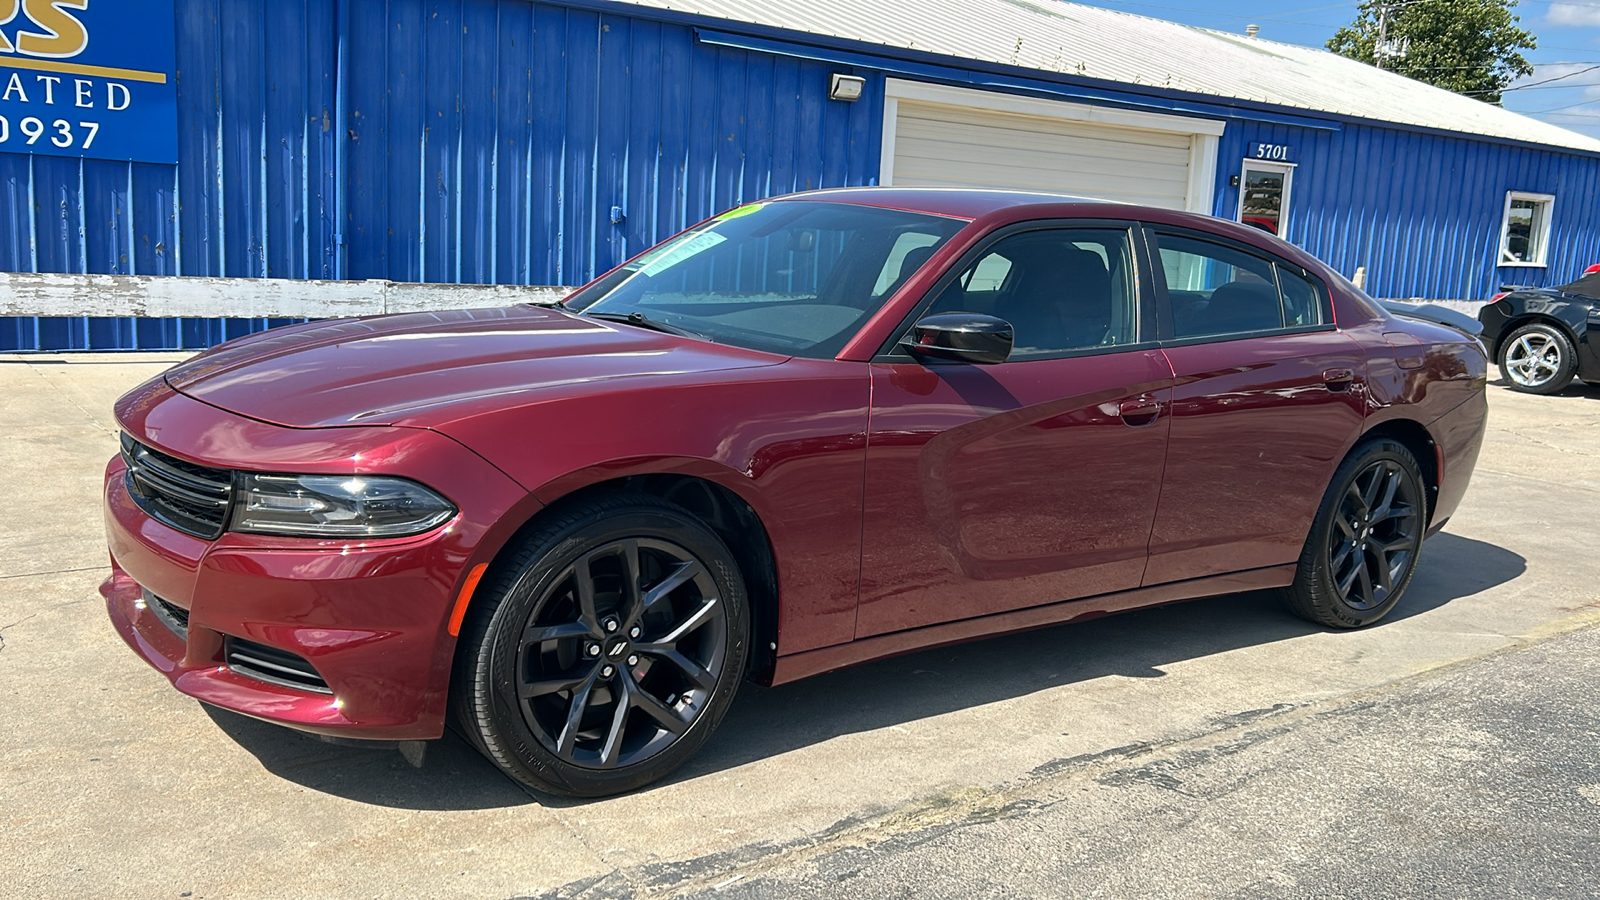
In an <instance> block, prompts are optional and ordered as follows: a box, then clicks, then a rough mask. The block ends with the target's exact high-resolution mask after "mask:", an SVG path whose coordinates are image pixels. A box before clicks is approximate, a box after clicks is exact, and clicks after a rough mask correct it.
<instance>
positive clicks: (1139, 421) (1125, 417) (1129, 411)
mask: <svg viewBox="0 0 1600 900" xmlns="http://www.w3.org/2000/svg"><path fill="white" fill-rule="evenodd" d="M1117 415H1119V416H1121V417H1122V421H1124V422H1126V423H1128V424H1129V425H1133V426H1135V427H1138V426H1140V425H1149V424H1150V423H1151V422H1154V421H1155V420H1156V418H1157V417H1159V416H1160V415H1161V401H1160V400H1157V399H1156V398H1154V397H1148V396H1147V397H1135V398H1133V399H1131V400H1124V401H1122V402H1121V403H1120V404H1118V405H1117Z"/></svg>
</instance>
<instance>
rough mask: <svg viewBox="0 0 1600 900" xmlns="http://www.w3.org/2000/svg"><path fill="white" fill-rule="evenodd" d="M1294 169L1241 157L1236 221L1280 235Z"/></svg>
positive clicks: (1281, 235)
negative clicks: (1242, 168)
mask: <svg viewBox="0 0 1600 900" xmlns="http://www.w3.org/2000/svg"><path fill="white" fill-rule="evenodd" d="M1292 178H1294V169H1293V168H1290V167H1289V166H1287V165H1274V164H1272V163H1262V162H1257V161H1255V160H1245V163H1244V171H1243V172H1241V173H1240V175H1239V221H1240V222H1243V223H1244V224H1246V225H1249V226H1250V227H1252V228H1259V229H1261V230H1262V231H1265V232H1267V233H1268V234H1275V235H1277V236H1279V237H1283V226H1284V225H1285V223H1287V222H1288V221H1289V183H1290V180H1291V179H1292Z"/></svg>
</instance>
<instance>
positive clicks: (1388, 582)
mask: <svg viewBox="0 0 1600 900" xmlns="http://www.w3.org/2000/svg"><path fill="white" fill-rule="evenodd" d="M1367 553H1368V555H1370V556H1371V557H1372V568H1373V569H1375V570H1376V571H1377V573H1378V587H1380V588H1383V590H1384V591H1386V592H1387V591H1391V590H1394V581H1393V580H1392V576H1393V575H1394V573H1393V572H1391V571H1389V554H1388V553H1386V552H1384V550H1383V547H1382V546H1381V545H1380V544H1378V543H1377V542H1373V543H1370V544H1368V545H1367Z"/></svg>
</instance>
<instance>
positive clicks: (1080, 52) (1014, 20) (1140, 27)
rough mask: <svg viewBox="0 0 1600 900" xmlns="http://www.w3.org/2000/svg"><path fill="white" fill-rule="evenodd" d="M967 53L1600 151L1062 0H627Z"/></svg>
mask: <svg viewBox="0 0 1600 900" xmlns="http://www.w3.org/2000/svg"><path fill="white" fill-rule="evenodd" d="M627 2H631V3H635V4H636V5H639V6H650V7H655V8H658V9H669V10H674V11H677V12H684V13H693V14H697V15H703V16H711V17H715V18H719V19H728V20H732V21H736V22H748V23H754V24H758V25H765V26H769V27H774V28H784V29H789V30H792V31H802V32H809V33H812V34H819V35H827V36H829V37H835V38H844V39H848V40H855V41H865V42H867V43H873V44H884V45H888V46H891V47H902V48H908V49H913V50H920V51H924V52H927V53H935V54H940V55H943V56H951V57H957V58H960V59H970V60H979V61H983V62H990V63H1000V64H1003V65H1013V66H1021V67H1024V68H1030V69H1042V70H1044V71H1048V72H1065V73H1070V74H1073V75H1082V76H1084V77H1087V78H1098V79H1104V80H1108V81H1117V82H1123V83H1128V84H1142V85H1153V86H1156V87H1162V88H1171V89H1173V90H1179V91H1189V92H1192V93H1196V94H1209V95H1212V96H1216V97H1229V98H1235V99H1240V100H1253V101H1258V102H1262V103H1270V104H1275V105H1279V106H1287V107H1297V108H1300V109H1306V110H1316V111H1320V112H1328V113H1339V114H1343V115H1347V116H1355V117H1358V118H1362V119H1372V120H1375V121H1379V122H1395V123H1400V124H1404V125H1414V126H1421V127H1425V128H1437V129H1444V130H1447V131H1457V132H1462V133H1465V134H1477V135H1488V136H1492V137H1501V138H1511V139H1514V140H1522V141H1528V142H1532V143H1538V144H1548V145H1551V146H1554V147H1570V148H1573V149H1578V150H1586V151H1590V152H1600V140H1595V139H1593V138H1590V137H1586V136H1584V135H1581V134H1578V133H1576V132H1573V131H1568V130H1567V129H1565V128H1560V127H1557V126H1555V125H1551V124H1549V123H1547V122H1541V121H1539V120H1537V119H1532V118H1529V117H1527V116H1523V115H1519V114H1517V113H1514V112H1510V111H1509V110H1505V109H1501V108H1500V107H1497V106H1491V105H1489V104H1487V103H1482V102H1480V101H1477V100H1473V99H1471V98H1468V97H1463V96H1461V95H1459V94H1455V93H1452V92H1450V91H1446V90H1443V89H1441V88H1436V87H1433V86H1431V85H1427V84H1423V83H1422V82H1420V81H1413V80H1412V79H1410V78H1405V77H1403V76H1400V75H1396V74H1394V73H1392V72H1385V71H1381V70H1379V69H1376V68H1373V67H1372V66H1368V65H1365V64H1363V63H1358V62H1356V61H1354V60H1350V59H1346V58H1344V57H1342V56H1338V55H1336V54H1333V53H1329V52H1327V51H1326V50H1320V49H1316V48H1312V47H1301V46H1298V45H1295V44H1281V43H1278V42H1276V41H1268V40H1262V39H1261V38H1249V37H1245V36H1244V35H1243V34H1228V33H1224V32H1220V31H1211V30H1209V29H1204V28H1195V27H1192V26H1189V25H1179V24H1177V23H1176V22H1167V21H1164V20H1161V19H1152V18H1148V17H1146V16H1137V15H1132V14H1129V13H1124V12H1118V11H1115V10H1108V9H1099V8H1097V7H1092V6H1080V5H1078V4H1075V3H1064V2H1058V0H627Z"/></svg>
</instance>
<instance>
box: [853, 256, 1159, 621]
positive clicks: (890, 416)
mask: <svg viewBox="0 0 1600 900" xmlns="http://www.w3.org/2000/svg"><path fill="white" fill-rule="evenodd" d="M958 273H959V274H958V275H957V276H956V277H954V278H953V279H951V280H950V283H949V284H948V286H946V287H943V288H942V289H939V290H938V291H936V296H937V300H935V301H934V303H933V304H932V306H931V307H930V308H929V309H928V310H927V311H926V312H925V313H923V314H924V315H926V314H932V313H943V312H955V311H967V312H978V313H985V314H991V315H996V316H999V317H1000V318H1003V319H1006V320H1007V321H1009V322H1010V323H1011V324H1012V326H1013V327H1014V329H1015V331H1016V349H1015V350H1014V352H1013V354H1012V357H1011V359H1010V360H1009V361H1007V362H1004V363H1000V364H998V365H991V366H979V365H971V364H965V363H939V362H929V363H926V364H924V363H921V362H918V361H915V360H913V359H912V358H910V357H909V356H903V357H900V358H896V357H894V356H890V357H886V358H883V359H880V361H878V362H876V363H874V364H873V366H872V417H871V422H870V426H869V435H868V446H867V470H866V504H865V520H864V535H863V556H862V577H861V592H862V593H861V604H860V607H859V611H858V614H857V624H856V636H857V637H867V636H871V635H876V634H884V633H888V632H893V631H900V630H903V629H907V628H916V627H919V626H924V625H932V624H937V623H942V622H950V621H955V620H958V619H966V618H971V617H975V616H982V615H986V614H990V613H997V612H1003V611H1006V610H1013V609H1021V608H1025V607H1029V606H1036V605H1040V604H1045V603H1052V602H1056V601H1061V600H1070V599H1075V598H1079V597H1085V596H1091V595H1094V594H1102V593H1107V592H1112V591H1119V590H1126V589H1130V588H1134V587H1137V586H1138V585H1139V583H1140V581H1141V579H1142V577H1143V572H1144V567H1145V560H1146V555H1147V545H1148V542H1149V537H1150V528H1151V521H1152V519H1153V517H1154V515H1155V510H1156V502H1157V499H1158V498H1159V496H1160V489H1161V480H1162V464H1163V461H1164V458H1165V455H1166V447H1167V431H1168V426H1169V417H1168V415H1167V413H1168V408H1169V402H1170V396H1171V388H1172V373H1171V369H1170V367H1169V366H1168V364H1167V362H1166V358H1165V357H1164V356H1163V355H1162V353H1161V352H1160V350H1159V349H1158V348H1156V347H1155V346H1154V344H1153V342H1150V343H1141V342H1140V341H1141V339H1142V338H1143V337H1144V336H1145V335H1153V327H1151V325H1150V324H1149V323H1141V321H1140V319H1141V313H1142V308H1141V304H1140V302H1139V278H1138V267H1137V265H1136V264H1135V255H1134V250H1133V241H1132V239H1131V232H1130V230H1129V229H1128V228H1124V227H1120V226H1117V227H1107V226H1104V225H1102V226H1098V227H1088V226H1085V227H1052V228H1033V229H1028V230H1023V231H1020V232H1018V233H1013V234H1008V235H1006V236H1004V237H1002V238H1000V239H999V240H998V241H996V242H995V243H993V244H991V245H990V246H989V247H988V248H987V249H985V250H981V251H979V252H978V254H976V255H975V258H972V259H971V261H970V262H969V264H968V265H966V266H964V267H960V268H958Z"/></svg>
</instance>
